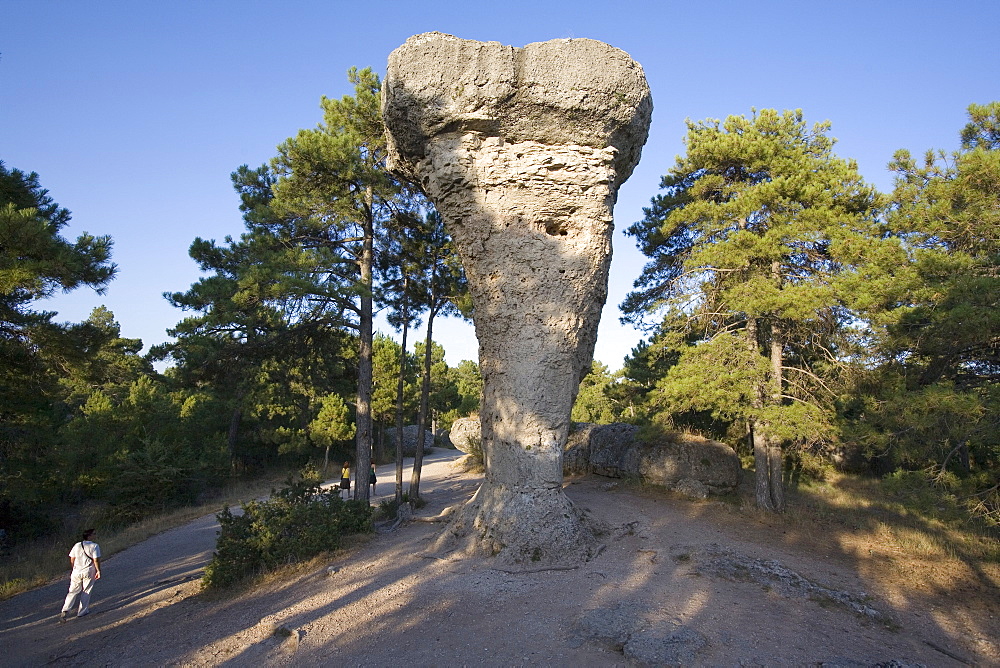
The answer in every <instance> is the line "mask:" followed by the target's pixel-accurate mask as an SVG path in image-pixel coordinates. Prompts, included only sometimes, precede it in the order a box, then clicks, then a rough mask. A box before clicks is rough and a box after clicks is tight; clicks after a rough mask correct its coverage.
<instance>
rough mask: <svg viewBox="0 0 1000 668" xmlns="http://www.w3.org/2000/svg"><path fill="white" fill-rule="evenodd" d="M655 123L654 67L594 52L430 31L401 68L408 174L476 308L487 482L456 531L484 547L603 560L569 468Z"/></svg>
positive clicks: (401, 133) (517, 559) (397, 98)
mask: <svg viewBox="0 0 1000 668" xmlns="http://www.w3.org/2000/svg"><path fill="white" fill-rule="evenodd" d="M651 111H652V102H651V99H650V95H649V88H648V86H647V84H646V80H645V76H644V74H643V72H642V68H641V67H640V66H639V65H638V64H637V63H635V62H634V61H633V60H632V59H631V58H630V57H629V56H628V55H627V54H626V53H624V52H622V51H620V50H618V49H615V48H613V47H611V46H608V45H607V44H603V43H601V42H596V41H594V40H586V39H572V40H570V39H563V40H552V41H549V42H541V43H535V44H529V45H527V46H525V47H524V48H520V49H519V48H514V47H511V46H504V45H501V44H499V43H498V42H475V41H471V40H463V39H458V38H457V37H453V36H451V35H444V34H442V33H425V34H423V35H416V36H414V37H411V38H410V39H408V40H407V41H406V43H405V44H403V45H402V46H401V47H399V48H398V49H396V50H395V51H393V53H392V54H391V55H390V57H389V67H388V72H387V75H386V79H385V85H384V86H383V117H384V119H385V123H386V132H387V137H388V143H389V158H390V165H391V167H392V168H393V169H395V170H397V171H398V172H400V173H402V174H405V175H407V176H408V177H409V178H411V179H412V180H414V181H416V182H419V183H420V184H421V185H422V187H423V189H424V191H425V192H426V193H427V195H428V196H429V197H430V199H431V200H432V201H433V202H434V204H435V206H436V207H437V209H438V211H439V212H440V213H441V215H442V216H443V218H444V220H445V224H446V225H447V227H448V231H449V233H450V234H451V236H452V238H453V239H454V242H455V246H456V248H457V250H458V253H459V255H460V257H461V259H462V263H463V265H464V267H465V272H466V276H467V278H468V281H469V286H470V291H471V294H472V298H473V303H474V307H475V315H474V321H475V325H476V334H477V336H478V338H479V362H480V371H481V372H482V375H483V401H482V406H481V409H480V418H481V420H482V439H483V453H484V458H485V461H486V478H485V480H484V483H483V486H482V487H481V488H480V490H479V492H478V493H477V495H476V497H475V498H474V499H473V500H472V501H471V502H470V504H469V505H468V506H467V507H466V508H465V509H464V510H463V511H462V512H461V513H459V514H458V516H457V517H456V520H455V522H453V523H452V525H451V527H450V530H449V531H450V535H451V536H452V537H453V538H454V539H455V540H456V541H463V540H464V541H465V545H464V547H466V548H467V549H470V550H472V551H476V552H482V553H487V554H497V555H501V556H503V557H504V558H505V560H507V561H509V562H513V563H524V562H527V561H530V562H533V563H537V562H543V563H566V562H572V563H575V562H578V561H579V560H580V559H586V558H588V556H589V555H590V554H591V553H592V551H593V549H594V548H595V546H596V542H595V540H594V538H593V536H592V535H591V533H590V532H589V531H588V530H587V529H586V528H585V527H584V526H583V525H582V524H581V522H580V521H579V516H578V514H577V512H576V510H575V509H574V508H573V507H572V504H571V503H570V502H569V500H568V499H566V497H565V496H564V495H563V493H562V490H561V482H562V453H563V447H564V445H565V443H566V437H567V433H568V429H569V414H570V409H571V407H572V404H573V399H574V397H575V394H576V391H577V387H578V384H579V381H580V378H581V377H582V375H583V374H584V373H585V372H586V370H587V369H589V366H590V362H591V359H592V357H593V351H594V343H595V341H596V337H597V325H598V321H599V319H600V314H601V309H602V307H603V306H604V301H605V298H606V296H607V276H608V265H609V263H610V260H611V235H612V230H613V222H612V208H613V206H614V202H615V198H616V196H617V190H618V187H619V186H620V185H621V183H622V182H623V181H624V180H625V179H626V178H628V176H629V175H630V174H631V172H632V169H633V168H634V167H635V164H636V162H637V161H638V158H639V153H640V150H641V148H642V145H643V144H644V143H645V140H646V136H647V132H648V127H649V119H650V114H651Z"/></svg>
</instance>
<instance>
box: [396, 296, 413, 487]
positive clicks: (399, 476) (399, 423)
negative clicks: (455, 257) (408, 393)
mask: <svg viewBox="0 0 1000 668" xmlns="http://www.w3.org/2000/svg"><path fill="white" fill-rule="evenodd" d="M406 286H407V281H406V279H404V281H403V289H404V290H406ZM404 299H405V297H404ZM409 328H410V313H409V306H408V305H407V304H406V302H404V305H403V342H402V343H401V344H400V354H399V378H398V379H397V380H396V433H395V434H393V440H394V441H395V445H396V504H397V505H398V504H400V503H402V502H403V390H404V387H405V381H406V334H407V332H408V331H409Z"/></svg>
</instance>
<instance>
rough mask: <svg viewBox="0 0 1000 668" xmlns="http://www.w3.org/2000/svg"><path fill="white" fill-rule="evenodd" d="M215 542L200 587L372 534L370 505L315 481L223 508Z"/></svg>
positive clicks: (243, 576) (215, 586) (250, 574)
mask: <svg viewBox="0 0 1000 668" xmlns="http://www.w3.org/2000/svg"><path fill="white" fill-rule="evenodd" d="M218 518H219V525H220V530H219V538H218V540H217V542H216V549H215V554H214V555H213V556H212V561H211V562H210V563H209V565H208V567H207V568H206V569H205V576H204V578H203V579H202V586H203V587H204V588H206V589H218V588H223V587H227V586H230V585H233V584H235V583H237V582H240V581H242V580H245V579H247V578H250V577H253V576H256V575H260V574H263V573H265V572H267V571H272V570H275V569H276V568H278V567H280V566H282V565H284V564H291V563H295V562H298V561H303V560H306V559H309V558H311V557H314V556H316V555H317V554H320V553H322V552H328V551H332V550H336V549H337V548H339V547H340V542H341V539H342V538H343V537H344V536H349V535H353V534H358V533H367V532H369V531H371V530H372V525H371V507H370V506H369V505H368V504H367V503H366V502H364V501H353V500H350V501H344V500H342V499H341V498H340V497H339V496H338V495H337V493H336V491H323V490H322V489H321V488H320V486H319V482H318V481H316V480H315V479H311V480H310V479H308V478H307V479H304V480H301V481H299V482H297V483H292V482H291V480H289V481H288V486H287V487H285V488H284V489H282V490H279V491H277V492H274V493H273V494H272V496H271V498H270V499H269V500H267V501H251V502H249V503H246V504H244V505H243V512H242V514H237V513H233V512H232V511H231V510H230V509H229V508H228V507H226V508H224V509H223V511H222V512H221V513H219V515H218Z"/></svg>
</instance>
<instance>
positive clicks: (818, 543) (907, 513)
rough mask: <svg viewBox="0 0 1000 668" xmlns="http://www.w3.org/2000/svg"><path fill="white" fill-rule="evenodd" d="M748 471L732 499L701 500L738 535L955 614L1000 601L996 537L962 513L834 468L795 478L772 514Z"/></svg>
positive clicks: (887, 594)
mask: <svg viewBox="0 0 1000 668" xmlns="http://www.w3.org/2000/svg"><path fill="white" fill-rule="evenodd" d="M746 475H747V478H748V479H747V480H746V481H745V484H742V485H741V486H740V488H741V494H740V495H739V497H738V498H734V499H730V501H732V503H708V504H704V508H703V510H704V512H705V514H706V515H709V516H710V517H711V519H712V521H713V522H716V523H718V524H719V525H721V526H723V527H725V529H726V532H727V533H730V534H732V535H733V536H734V537H739V538H745V539H748V540H753V541H755V542H757V543H758V544H769V543H780V544H781V545H783V546H785V547H787V548H792V549H795V550H796V551H800V552H802V553H806V554H809V555H811V556H813V557H817V558H823V559H830V560H835V561H838V562H840V563H843V564H845V565H847V566H848V567H849V568H851V569H852V570H854V571H856V572H857V573H858V574H859V575H860V576H861V577H862V578H863V579H864V580H865V581H866V582H867V583H868V584H867V586H868V587H869V591H871V592H873V593H877V594H879V595H881V596H882V597H884V598H886V599H888V600H890V601H893V602H894V604H898V605H902V606H908V605H912V606H918V607H922V608H927V609H931V608H937V609H939V610H947V611H950V612H951V613H953V614H959V613H961V614H968V613H969V611H970V610H972V611H973V612H975V614H979V613H982V614H988V612H989V610H991V609H994V610H995V609H996V606H1000V595H998V592H1000V541H997V539H996V536H995V533H993V531H995V530H991V529H989V528H987V527H985V526H983V525H982V524H979V523H976V522H975V521H973V520H972V519H971V518H970V517H969V516H968V514H966V513H962V512H954V509H953V508H948V507H947V504H944V503H942V504H936V505H935V504H932V505H927V504H926V503H918V502H915V501H914V500H913V499H912V498H909V499H907V498H900V496H899V495H896V494H893V493H891V492H890V491H889V490H887V489H886V485H885V484H883V483H881V482H880V481H878V480H873V479H869V478H860V477H857V476H851V475H843V474H839V473H833V472H830V473H828V474H827V475H826V477H825V480H823V481H810V482H803V483H801V484H800V485H798V486H792V487H791V488H790V489H789V490H788V492H787V498H788V509H787V511H786V512H785V513H783V514H781V515H775V514H772V513H767V512H763V511H760V510H758V509H757V508H756V507H755V504H754V499H753V472H752V471H750V472H746ZM925 500H926V499H925ZM962 606H964V607H965V608H967V609H965V610H960V609H959V608H961V607H962Z"/></svg>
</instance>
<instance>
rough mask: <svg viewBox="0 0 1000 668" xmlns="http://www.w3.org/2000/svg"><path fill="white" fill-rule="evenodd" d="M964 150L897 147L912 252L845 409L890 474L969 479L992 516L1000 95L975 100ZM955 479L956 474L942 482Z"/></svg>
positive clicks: (876, 315) (898, 225)
mask: <svg viewBox="0 0 1000 668" xmlns="http://www.w3.org/2000/svg"><path fill="white" fill-rule="evenodd" d="M969 119H970V122H969V124H968V125H967V126H966V127H965V128H964V130H963V131H962V133H961V137H962V148H961V150H959V151H957V152H955V153H952V154H950V155H949V154H946V153H944V152H941V151H938V152H928V153H927V154H926V155H925V156H924V159H923V161H922V162H919V161H917V160H915V159H913V158H912V157H911V156H910V154H909V152H908V151H903V150H901V151H899V152H897V153H896V155H895V157H894V159H893V162H892V163H891V164H890V169H892V170H893V171H894V172H895V173H896V182H895V187H894V190H893V193H892V208H891V210H890V213H889V216H888V222H889V228H890V231H891V232H892V234H893V235H895V236H896V237H897V238H898V239H900V240H901V241H902V243H903V245H904V247H905V248H906V251H907V254H906V256H905V258H903V260H902V261H901V262H899V266H898V267H897V270H896V271H895V273H894V279H895V280H894V281H893V283H892V285H891V286H889V287H887V288H886V289H885V290H884V292H883V294H882V297H881V299H879V300H876V301H873V302H872V303H871V305H870V308H869V311H868V315H869V322H870V323H871V329H870V330H869V331H868V339H867V349H866V350H865V353H866V354H865V355H864V356H861V357H860V359H861V360H862V361H863V363H864V365H863V366H862V367H861V368H860V369H859V370H858V371H857V372H856V373H855V374H854V375H853V377H852V381H853V383H852V385H851V393H850V396H848V397H847V398H845V399H844V400H843V402H842V414H843V415H844V418H845V422H846V424H847V425H848V427H849V429H850V435H851V436H852V437H853V438H855V439H857V440H858V441H859V442H861V443H863V444H864V447H865V448H866V450H867V452H868V453H869V454H871V455H873V456H875V457H877V461H878V462H879V463H880V464H881V466H882V469H883V470H886V469H888V470H892V469H893V468H895V467H897V466H900V467H903V468H908V469H918V468H919V469H932V470H935V471H938V474H937V476H938V478H937V480H938V483H939V484H940V482H941V480H943V479H944V478H946V477H947V476H957V479H958V480H960V481H961V482H962V484H968V483H970V482H973V481H974V482H975V484H976V485H978V487H974V488H970V489H967V490H966V495H967V496H968V497H969V498H970V499H975V500H976V503H982V504H984V506H983V508H982V509H981V510H982V512H983V513H985V514H987V515H989V514H990V513H991V512H993V511H991V510H990V507H989V504H990V503H991V502H990V499H991V498H992V496H991V492H990V490H995V489H996V486H997V484H998V483H1000V442H998V439H997V434H998V433H1000V418H998V416H1000V390H998V389H997V388H998V387H1000V383H998V381H1000V357H998V350H1000V348H998V346H997V336H996V332H998V331H1000V302H998V299H1000V208H998V206H997V202H998V199H1000V195H998V193H1000V142H998V141H997V136H998V135H997V128H998V127H1000V102H992V103H990V104H988V105H971V106H970V107H969ZM942 476H944V477H942Z"/></svg>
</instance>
